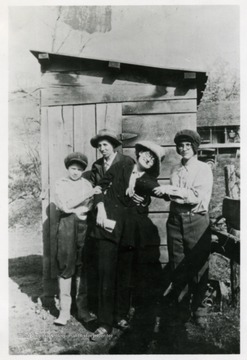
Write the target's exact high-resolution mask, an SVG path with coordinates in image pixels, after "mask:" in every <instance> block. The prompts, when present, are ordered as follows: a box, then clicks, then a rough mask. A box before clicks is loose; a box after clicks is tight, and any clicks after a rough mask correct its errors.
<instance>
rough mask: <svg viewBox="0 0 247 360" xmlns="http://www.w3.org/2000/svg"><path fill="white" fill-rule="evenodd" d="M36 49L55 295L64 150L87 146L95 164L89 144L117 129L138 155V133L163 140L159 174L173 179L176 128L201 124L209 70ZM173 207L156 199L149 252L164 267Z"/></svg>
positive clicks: (47, 246) (49, 266)
mask: <svg viewBox="0 0 247 360" xmlns="http://www.w3.org/2000/svg"><path fill="white" fill-rule="evenodd" d="M31 52H32V54H33V55H34V56H35V57H36V58H37V60H38V61H39V63H40V65H41V128H42V130H41V133H42V135H41V136H42V159H41V160H42V188H43V193H42V194H43V197H42V200H43V224H44V227H43V241H44V263H43V265H44V266H43V268H44V291H45V294H46V295H48V293H50V289H49V284H51V281H50V279H52V278H55V277H56V262H55V258H54V252H55V250H56V241H54V239H55V236H56V235H55V234H56V229H57V214H56V208H55V205H54V184H55V181H56V180H57V179H58V178H59V177H61V176H64V175H65V168H64V163H63V160H64V157H65V156H66V155H67V154H68V153H70V152H72V151H81V152H83V153H85V154H86V155H87V156H88V159H89V166H88V169H90V168H91V165H92V163H93V161H95V160H96V159H97V157H99V154H98V153H97V151H96V150H95V149H93V148H92V147H91V145H90V139H91V137H93V136H94V135H95V134H96V133H97V132H98V131H99V130H100V129H102V128H111V129H112V130H114V131H115V132H116V133H118V134H120V136H121V139H122V141H123V146H122V148H121V149H119V151H122V152H123V153H124V154H126V155H130V156H132V157H133V158H135V153H134V145H135V143H136V142H137V141H139V140H151V141H154V142H156V143H158V144H160V145H162V146H163V147H164V148H165V151H166V157H165V160H164V161H163V163H162V169H161V174H160V178H159V181H160V183H161V184H165V183H168V181H169V175H170V171H171V168H172V166H173V165H174V164H176V163H178V162H179V157H178V155H177V154H176V151H175V147H174V142H173V139H174V135H175V133H176V132H177V131H178V130H180V129H182V128H190V129H194V130H195V129H196V127H197V105H198V104H199V102H200V99H201V97H202V91H203V90H204V88H205V84H206V80H207V76H206V73H205V71H204V70H203V69H202V70H201V71H198V66H197V67H196V69H197V70H196V71H193V69H191V68H190V69H189V70H186V68H183V67H181V68H173V69H171V68H166V67H165V64H164V67H163V68H161V67H160V66H159V67H158V66H155V65H154V64H133V63H126V62H125V63H123V62H121V60H119V59H99V58H97V59H92V58H85V57H72V56H69V55H62V54H53V53H46V52H40V51H31ZM168 211H169V203H168V202H165V201H163V200H160V199H153V200H152V203H151V206H150V214H149V217H150V218H151V220H152V221H153V223H154V224H155V225H156V226H157V229H158V238H157V241H156V243H155V244H150V246H149V248H148V249H147V251H146V254H145V256H143V259H144V261H145V262H147V263H149V264H157V263H158V264H159V265H161V267H163V266H164V265H165V264H166V263H167V262H168V252H167V241H166V220H167V216H168ZM151 266H152V265H151ZM53 286H54V285H53ZM53 288H54V287H53Z"/></svg>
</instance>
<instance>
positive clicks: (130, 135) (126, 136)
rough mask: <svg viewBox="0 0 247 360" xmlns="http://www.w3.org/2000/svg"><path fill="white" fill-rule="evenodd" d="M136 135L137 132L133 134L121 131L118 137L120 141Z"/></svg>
mask: <svg viewBox="0 0 247 360" xmlns="http://www.w3.org/2000/svg"><path fill="white" fill-rule="evenodd" d="M137 136H138V134H135V133H126V132H123V133H121V134H120V139H121V140H122V141H124V140H129V139H134V138H136V137H137Z"/></svg>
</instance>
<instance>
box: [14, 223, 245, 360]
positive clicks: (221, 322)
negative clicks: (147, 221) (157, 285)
mask: <svg viewBox="0 0 247 360" xmlns="http://www.w3.org/2000/svg"><path fill="white" fill-rule="evenodd" d="M40 226H41V224H39V225H37V224H36V226H33V227H29V228H27V227H22V226H18V227H16V228H12V229H10V233H9V243H10V251H9V254H10V258H9V295H10V296H9V352H10V354H19V355H27V354H236V353H238V352H239V315H238V310H236V309H232V310H231V309H230V311H231V312H232V314H230V313H229V310H228V311H227V316H226V314H225V313H219V312H217V313H212V314H211V315H210V317H208V318H207V321H206V323H205V324H204V326H203V327H198V325H195V324H194V323H193V322H192V321H190V320H189V321H187V322H186V323H184V324H176V323H174V324H173V325H174V326H173V327H172V328H171V327H167V326H166V321H167V318H166V316H167V314H165V312H164V315H163V318H161V327H160V332H159V333H155V332H154V331H153V330H154V317H152V316H150V312H149V309H148V308H144V309H139V311H138V309H137V312H136V317H134V319H133V322H132V328H131V329H130V330H129V331H128V332H127V333H123V332H121V331H120V330H117V329H114V331H113V333H112V335H110V336H109V337H108V338H107V339H106V340H105V341H103V342H101V343H93V342H91V341H90V339H89V337H90V335H91V333H92V332H91V331H90V329H86V328H85V327H84V326H83V324H81V323H80V322H79V321H77V320H76V318H75V317H73V316H72V318H71V321H70V322H69V323H68V325H67V326H65V327H57V326H54V325H53V321H54V319H55V317H56V315H57V310H56V309H55V308H54V307H52V306H48V307H46V308H43V307H42V303H41V300H40V298H41V297H42V290H43V289H42V248H41V227H40ZM223 334H224V335H223Z"/></svg>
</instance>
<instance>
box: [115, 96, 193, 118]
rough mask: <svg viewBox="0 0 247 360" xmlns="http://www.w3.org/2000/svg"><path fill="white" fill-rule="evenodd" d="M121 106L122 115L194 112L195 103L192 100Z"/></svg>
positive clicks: (125, 104) (142, 102) (130, 103)
mask: <svg viewBox="0 0 247 360" xmlns="http://www.w3.org/2000/svg"><path fill="white" fill-rule="evenodd" d="M122 106H123V115H133V114H171V113H195V112H196V101H195V100H194V99H188V100H182V99H179V100H164V101H163V100H159V101H137V102H126V103H123V105H122Z"/></svg>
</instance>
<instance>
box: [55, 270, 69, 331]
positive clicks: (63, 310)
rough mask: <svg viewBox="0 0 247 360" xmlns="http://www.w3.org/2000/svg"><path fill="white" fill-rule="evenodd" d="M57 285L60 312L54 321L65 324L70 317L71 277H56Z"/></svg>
mask: <svg viewBox="0 0 247 360" xmlns="http://www.w3.org/2000/svg"><path fill="white" fill-rule="evenodd" d="M58 285H59V302H60V312H59V317H58V318H57V319H56V320H55V321H54V324H56V325H66V324H67V321H69V319H70V308H71V295H70V292H71V278H68V279H64V278H62V277H59V278H58Z"/></svg>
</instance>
